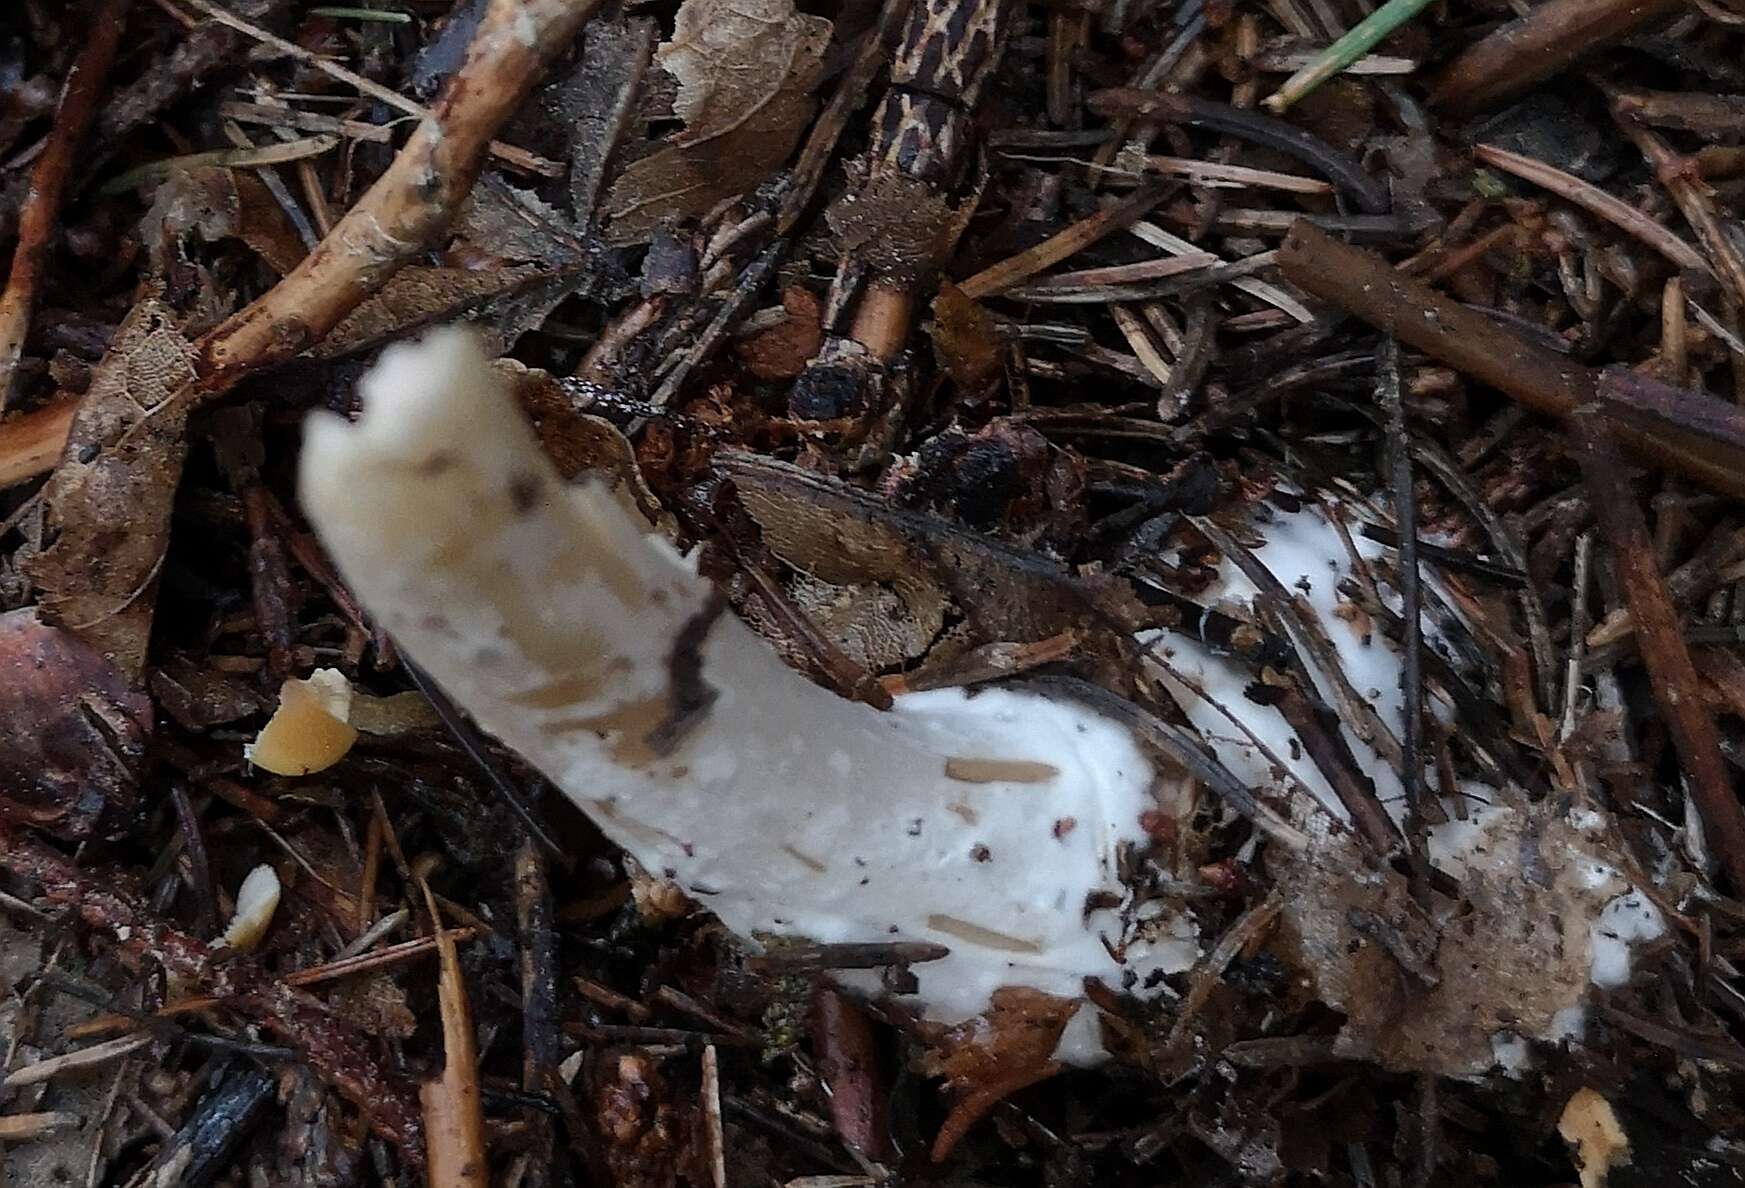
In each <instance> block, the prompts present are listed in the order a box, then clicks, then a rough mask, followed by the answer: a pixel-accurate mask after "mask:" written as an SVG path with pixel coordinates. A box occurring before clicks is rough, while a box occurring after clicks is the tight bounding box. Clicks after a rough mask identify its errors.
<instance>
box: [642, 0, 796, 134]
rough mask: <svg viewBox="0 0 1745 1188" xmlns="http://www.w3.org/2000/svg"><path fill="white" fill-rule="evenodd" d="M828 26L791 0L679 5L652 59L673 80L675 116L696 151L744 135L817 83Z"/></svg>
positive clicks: (705, 0)
mask: <svg viewBox="0 0 1745 1188" xmlns="http://www.w3.org/2000/svg"><path fill="white" fill-rule="evenodd" d="M830 32H831V24H830V22H829V21H828V20H826V19H824V18H823V17H817V16H804V15H801V14H800V13H798V12H797V11H795V8H794V3H793V0H685V2H684V3H683V4H681V5H680V6H679V11H678V15H677V16H676V17H675V18H674V19H673V36H672V40H671V41H668V42H666V43H664V44H663V45H662V46H661V47H660V48H659V49H658V50H656V51H655V59H656V60H657V61H658V62H659V63H660V65H661V67H662V68H663V69H665V70H666V72H667V73H668V74H670V75H672V76H673V77H674V78H675V79H677V80H678V84H679V93H678V96H677V97H676V98H675V99H674V100H673V114H674V115H676V116H678V117H679V118H680V119H682V120H684V121H685V125H686V127H685V130H684V131H683V132H681V133H679V134H678V135H677V136H675V137H674V138H673V143H674V144H676V145H697V144H701V143H703V142H704V141H707V140H713V139H714V138H715V137H718V136H723V135H726V134H727V133H729V132H733V131H735V130H736V129H739V128H743V127H747V126H749V125H751V124H752V123H753V121H756V120H757V117H758V115H759V114H760V113H761V112H762V111H763V110H764V108H765V107H767V106H768V105H769V104H771V103H773V102H775V100H776V98H777V96H778V95H780V94H781V93H782V92H783V91H789V92H800V93H804V92H807V91H810V90H811V89H812V88H813V87H814V86H816V85H817V82H818V72H819V65H820V63H821V62H822V60H823V57H824V50H825V49H826V48H827V47H828V46H829V44H830Z"/></svg>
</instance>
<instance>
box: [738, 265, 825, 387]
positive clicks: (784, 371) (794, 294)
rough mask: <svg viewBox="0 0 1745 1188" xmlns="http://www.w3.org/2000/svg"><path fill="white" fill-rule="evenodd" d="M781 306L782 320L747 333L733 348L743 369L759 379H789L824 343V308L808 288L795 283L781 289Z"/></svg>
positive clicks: (797, 373) (804, 365)
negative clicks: (783, 311) (752, 332)
mask: <svg viewBox="0 0 1745 1188" xmlns="http://www.w3.org/2000/svg"><path fill="white" fill-rule="evenodd" d="M782 308H783V309H785V310H786V311H787V313H788V316H787V318H786V320H784V321H781V322H778V323H776V324H775V325H774V326H771V327H770V328H769V329H767V330H760V331H759V332H757V333H756V334H751V335H747V336H746V337H745V338H742V339H740V340H739V341H738V342H736V343H735V344H734V347H733V349H734V352H735V353H736V354H737V355H738V356H739V359H740V361H741V362H742V363H744V364H745V369H746V370H747V371H749V372H751V374H753V375H755V376H756V377H757V378H758V379H760V380H784V379H793V378H794V377H795V376H797V375H799V374H800V372H801V371H803V370H805V367H806V364H807V363H809V362H811V361H812V359H813V357H814V356H816V355H817V354H818V350H819V348H820V347H822V346H823V345H824V327H823V325H822V324H821V318H822V317H823V312H824V309H823V306H822V305H821V304H820V303H819V301H818V298H816V297H814V296H813V295H812V293H811V291H810V290H807V289H803V288H801V287H800V286H799V285H790V286H789V287H788V288H786V289H783V290H782Z"/></svg>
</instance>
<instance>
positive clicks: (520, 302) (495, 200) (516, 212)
mask: <svg viewBox="0 0 1745 1188" xmlns="http://www.w3.org/2000/svg"><path fill="white" fill-rule="evenodd" d="M448 256H449V258H450V259H451V260H462V261H468V262H469V263H467V264H466V266H458V265H455V264H452V263H451V264H442V265H416V264H415V265H408V266H407V267H405V268H402V269H401V270H400V271H399V272H397V273H395V274H394V276H393V278H392V279H390V280H389V281H388V283H387V284H386V285H384V286H382V289H381V291H380V292H377V293H375V294H374V295H372V296H371V297H369V298H367V299H366V300H365V301H364V302H363V303H362V304H361V305H359V306H358V307H357V308H356V309H355V310H353V311H352V312H351V313H350V314H349V315H347V316H346V317H345V318H344V319H343V320H342V321H341V322H340V323H339V325H337V326H335V327H334V328H333V329H332V330H331V331H330V332H329V333H328V335H327V337H325V338H324V339H322V340H321V341H320V342H319V343H317V344H316V345H315V346H313V347H311V348H310V350H309V351H308V355H309V357H310V358H314V359H337V358H340V357H342V356H345V355H350V354H354V353H356V352H358V351H363V350H368V349H371V348H373V347H376V346H379V345H381V344H382V343H385V342H387V341H388V340H390V339H393V338H397V337H399V336H401V335H403V334H406V333H408V332H410V331H412V330H415V329H418V328H419V327H422V326H428V325H433V324H436V323H439V322H452V321H455V320H457V319H462V318H464V319H466V320H468V321H470V322H473V323H475V324H476V325H477V326H478V327H479V328H480V329H481V330H482V331H483V332H484V333H485V336H486V349H487V350H489V351H490V352H491V353H492V354H498V353H501V352H503V351H506V350H508V349H509V348H510V347H511V346H513V345H514V343H515V340H516V339H518V338H519V337H520V336H521V335H522V334H524V333H526V332H527V331H529V330H531V329H533V328H534V327H536V326H538V325H540V324H541V323H542V322H544V321H545V319H546V317H547V316H549V314H550V313H551V311H552V310H553V309H554V308H556V307H557V305H558V304H559V303H561V302H562V301H563V300H564V299H565V298H566V297H568V296H570V295H571V294H573V293H578V292H590V291H592V290H593V289H594V288H595V286H596V285H598V284H599V283H600V282H601V281H602V278H603V276H604V273H605V270H603V269H601V268H599V267H597V264H598V260H597V243H596V241H593V240H591V239H590V238H589V237H588V236H587V234H586V233H585V232H583V231H581V230H580V229H578V228H577V227H575V226H574V225H573V224H572V223H570V221H569V220H568V219H566V218H565V217H564V216H563V215H562V214H561V213H560V212H559V211H558V210H557V209H556V208H554V207H552V206H551V205H550V204H549V203H546V202H544V201H541V200H540V198H539V197H538V196H537V195H534V194H530V193H528V192H526V191H524V190H518V189H516V188H515V187H513V186H510V185H508V184H507V183H505V182H502V181H500V180H498V179H495V178H486V179H485V180H483V181H481V182H480V183H479V184H478V186H477V187H475V188H474V190H473V193H472V195H471V197H470V198H469V200H468V202H467V205H466V208H465V209H464V210H463V211H462V212H461V215H460V218H459V220H458V223H457V226H456V228H455V239H454V244H453V246H452V247H451V248H450V250H449V253H448Z"/></svg>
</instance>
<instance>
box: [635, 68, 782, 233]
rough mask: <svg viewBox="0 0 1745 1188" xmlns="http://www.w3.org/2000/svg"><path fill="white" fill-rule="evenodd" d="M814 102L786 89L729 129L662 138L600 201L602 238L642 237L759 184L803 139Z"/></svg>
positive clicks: (700, 212)
mask: <svg viewBox="0 0 1745 1188" xmlns="http://www.w3.org/2000/svg"><path fill="white" fill-rule="evenodd" d="M815 107H816V104H815V103H814V102H813V101H812V98H811V96H810V95H808V94H805V93H789V92H783V93H782V94H781V95H779V96H777V97H776V98H775V99H773V100H771V101H770V102H769V103H768V104H766V105H765V106H764V107H763V108H761V109H760V110H759V111H758V113H757V115H756V116H754V117H752V119H751V120H750V121H748V122H747V123H745V124H742V125H740V126H739V127H737V128H735V129H734V130H733V131H732V132H730V133H727V134H725V135H722V136H719V137H716V138H715V139H713V140H710V141H707V142H705V143H703V144H696V145H677V144H671V145H667V146H666V147H665V148H661V149H657V150H655V151H654V152H653V153H650V154H649V155H648V156H646V157H643V158H642V159H641V160H639V161H636V162H633V163H632V164H631V166H630V167H629V168H628V169H626V170H625V171H624V172H623V173H622V174H620V175H619V176H618V179H617V180H616V181H614V182H613V183H612V188H611V189H610V190H609V191H608V192H607V194H606V199H605V202H604V203H603V204H602V209H603V210H604V212H605V214H606V217H607V219H608V220H609V222H608V223H607V226H606V232H605V236H606V241H607V242H608V243H610V244H612V245H613V246H615V247H621V246H624V245H627V244H633V243H642V242H644V241H645V240H647V239H648V237H649V236H650V235H652V234H653V233H654V229H655V228H656V227H658V226H660V225H661V224H662V223H664V222H666V221H667V220H668V219H680V218H686V217H689V216H695V215H700V214H703V213H704V212H706V211H708V210H710V209H711V208H712V207H714V206H715V205H717V204H718V203H720V202H722V201H723V200H725V199H728V198H732V197H734V196H735V195H738V194H743V193H745V192H746V191H747V190H750V189H753V188H755V187H756V186H758V185H760V184H761V183H762V182H763V181H764V180H765V179H766V178H767V177H769V175H770V174H771V173H772V172H773V171H774V170H775V169H776V168H777V167H779V166H780V165H781V164H782V162H784V161H786V160H787V159H788V156H789V155H790V154H791V153H792V152H793V151H794V147H795V146H796V145H797V144H799V143H800V134H801V133H802V132H804V131H805V129H806V125H807V123H808V122H809V121H810V120H811V118H812V112H813V110H814V109H815Z"/></svg>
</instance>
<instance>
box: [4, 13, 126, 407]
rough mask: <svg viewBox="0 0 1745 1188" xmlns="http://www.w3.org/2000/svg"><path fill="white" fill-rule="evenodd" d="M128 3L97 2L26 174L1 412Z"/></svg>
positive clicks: (9, 291)
mask: <svg viewBox="0 0 1745 1188" xmlns="http://www.w3.org/2000/svg"><path fill="white" fill-rule="evenodd" d="M131 3H132V0H97V7H96V11H94V12H93V13H92V14H91V21H92V22H93V24H92V28H91V35H90V40H88V41H86V42H85V47H84V48H83V49H82V50H80V51H79V56H78V58H76V59H75V60H74V62H73V68H72V70H71V71H69V72H68V74H67V82H66V86H65V88H64V89H63V90H62V92H61V103H60V107H59V108H58V109H57V110H56V111H55V122H54V127H53V128H52V129H51V130H50V131H49V135H48V142H47V144H46V146H45V147H44V148H43V151H42V156H40V157H38V158H37V159H36V167H35V169H33V170H32V171H31V174H30V189H29V190H28V191H26V193H25V197H24V206H23V208H22V209H21V210H20V211H19V212H18V244H17V246H16V247H15V248H14V249H13V251H12V272H11V275H10V276H8V277H7V279H6V291H5V292H4V293H0V411H4V410H5V409H6V407H7V406H8V405H10V404H11V403H12V396H13V388H14V385H15V381H16V378H17V374H18V361H19V359H20V358H21V357H22V356H23V354H24V340H25V337H26V336H27V335H28V334H29V333H30V317H31V311H32V310H33V309H34V308H35V307H36V289H37V283H38V281H39V280H40V279H41V277H42V268H43V265H44V264H45V263H47V261H48V253H49V248H50V247H51V246H52V245H53V243H54V233H55V224H56V223H57V222H58V221H59V220H60V213H61V200H62V199H63V198H64V197H65V196H66V192H67V179H68V178H69V177H70V176H71V174H72V172H73V161H74V158H75V156H76V155H77V154H78V151H79V145H80V143H81V142H83V141H84V139H85V133H86V132H87V131H88V130H89V129H90V127H91V120H92V118H93V117H94V116H95V115H96V114H97V100H98V99H100V98H101V97H102V95H103V89H104V84H105V82H106V81H107V80H108V77H109V67H110V66H111V65H113V64H114V62H115V51H116V48H117V47H118V46H120V44H121V33H122V30H123V29H124V28H125V27H126V24H127V10H128V7H129V5H130V4H131Z"/></svg>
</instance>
